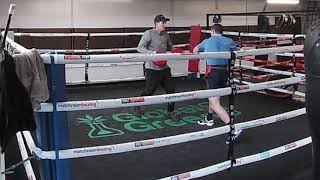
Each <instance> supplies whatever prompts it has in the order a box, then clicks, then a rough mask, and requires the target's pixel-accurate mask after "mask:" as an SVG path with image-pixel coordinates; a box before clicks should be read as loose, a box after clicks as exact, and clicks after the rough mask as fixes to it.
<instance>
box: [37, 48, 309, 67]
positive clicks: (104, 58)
mask: <svg viewBox="0 0 320 180" xmlns="http://www.w3.org/2000/svg"><path fill="white" fill-rule="evenodd" d="M302 49H303V45H297V46H283V47H276V48H264V49H250V50H241V51H235V52H234V53H235V54H236V57H241V56H253V55H264V54H274V53H285V52H293V51H301V50H302ZM50 56H54V61H55V64H83V63H119V62H145V61H154V60H159V59H167V60H189V59H208V58H225V59H230V57H231V53H230V52H203V53H199V54H193V53H161V54H141V53H130V54H106V55H103V54H102V55H59V54H55V55H47V54H43V55H41V57H42V58H43V59H44V62H45V63H48V64H50V62H51V58H50Z"/></svg>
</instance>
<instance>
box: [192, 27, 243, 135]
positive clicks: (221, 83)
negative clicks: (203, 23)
mask: <svg viewBox="0 0 320 180" xmlns="http://www.w3.org/2000/svg"><path fill="white" fill-rule="evenodd" d="M222 33H223V26H222V25H221V24H214V25H213V26H212V27H211V37H210V38H207V39H205V40H203V41H202V42H201V43H200V44H198V45H197V46H196V47H195V48H194V49H193V53H198V52H223V51H228V52H229V51H236V50H239V48H238V47H237V46H236V44H235V43H234V41H233V40H232V39H230V38H228V37H225V36H223V35H222ZM207 66H208V68H209V69H210V71H209V73H208V74H207V78H206V81H207V87H208V89H218V88H224V87H226V86H227V82H228V59H222V58H210V59H207ZM213 112H215V113H216V114H217V115H218V116H219V118H220V119H221V120H222V121H223V122H224V123H226V124H229V123H230V117H229V114H228V113H227V112H226V110H225V109H224V108H223V107H222V106H221V105H220V97H210V98H209V109H208V115H207V116H205V117H204V118H203V119H202V120H201V121H198V124H200V125H207V126H213V125H214V120H213ZM240 133H241V130H237V131H236V132H235V136H234V137H238V136H239V135H240Z"/></svg>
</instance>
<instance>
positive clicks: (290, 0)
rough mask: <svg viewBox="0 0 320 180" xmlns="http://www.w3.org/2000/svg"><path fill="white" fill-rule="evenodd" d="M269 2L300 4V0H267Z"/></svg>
mask: <svg viewBox="0 0 320 180" xmlns="http://www.w3.org/2000/svg"><path fill="white" fill-rule="evenodd" d="M267 3H269V4H299V0H267Z"/></svg>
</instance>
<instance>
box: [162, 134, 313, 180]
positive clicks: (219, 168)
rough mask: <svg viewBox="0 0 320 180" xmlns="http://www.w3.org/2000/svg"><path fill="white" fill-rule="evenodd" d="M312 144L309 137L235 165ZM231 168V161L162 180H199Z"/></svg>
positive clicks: (238, 159) (237, 161) (247, 157)
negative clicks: (195, 179) (198, 179)
mask: <svg viewBox="0 0 320 180" xmlns="http://www.w3.org/2000/svg"><path fill="white" fill-rule="evenodd" d="M310 143H311V137H307V138H304V139H301V140H299V141H295V142H292V143H290V144H286V145H283V146H280V147H278V148H274V149H270V150H268V151H264V152H261V153H258V154H254V155H250V156H245V157H241V158H237V159H236V164H234V167H238V166H242V165H245V164H250V163H254V162H258V161H262V160H265V159H269V158H272V157H274V156H278V155H281V154H284V153H287V152H289V151H292V150H295V149H298V148H300V147H303V146H306V145H308V144H310ZM230 167H231V161H224V162H221V163H219V164H215V165H212V166H209V167H206V168H202V169H198V170H195V171H190V172H185V173H181V174H178V175H174V176H170V177H165V178H162V179H160V180H173V179H193V178H199V177H203V176H207V175H210V174H214V173H217V172H221V171H223V170H226V169H228V168H230Z"/></svg>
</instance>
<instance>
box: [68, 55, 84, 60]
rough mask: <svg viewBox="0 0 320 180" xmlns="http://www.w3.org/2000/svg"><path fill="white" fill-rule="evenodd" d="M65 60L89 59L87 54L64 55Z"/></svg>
mask: <svg viewBox="0 0 320 180" xmlns="http://www.w3.org/2000/svg"><path fill="white" fill-rule="evenodd" d="M64 59H65V60H83V59H90V56H88V55H65V56H64Z"/></svg>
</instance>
